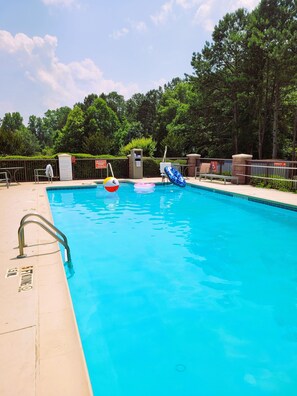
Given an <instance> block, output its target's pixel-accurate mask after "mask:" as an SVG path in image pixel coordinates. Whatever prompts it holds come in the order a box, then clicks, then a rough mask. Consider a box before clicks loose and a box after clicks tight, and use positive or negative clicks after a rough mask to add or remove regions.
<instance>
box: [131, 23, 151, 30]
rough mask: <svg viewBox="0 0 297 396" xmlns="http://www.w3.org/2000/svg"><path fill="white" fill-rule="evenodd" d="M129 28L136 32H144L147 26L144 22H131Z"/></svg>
mask: <svg viewBox="0 0 297 396" xmlns="http://www.w3.org/2000/svg"><path fill="white" fill-rule="evenodd" d="M131 26H132V27H133V28H134V29H135V30H137V31H138V32H145V31H147V26H146V24H145V22H143V21H138V22H131Z"/></svg>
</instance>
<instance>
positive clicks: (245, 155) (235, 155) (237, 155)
mask: <svg viewBox="0 0 297 396" xmlns="http://www.w3.org/2000/svg"><path fill="white" fill-rule="evenodd" d="M232 158H242V159H252V158H253V156H252V155H251V154H234V155H232Z"/></svg>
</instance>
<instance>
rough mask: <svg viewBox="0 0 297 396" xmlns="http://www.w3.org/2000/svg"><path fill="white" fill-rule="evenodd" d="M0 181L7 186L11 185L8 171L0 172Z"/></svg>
mask: <svg viewBox="0 0 297 396" xmlns="http://www.w3.org/2000/svg"><path fill="white" fill-rule="evenodd" d="M0 182H1V183H2V182H4V183H6V187H7V188H8V187H9V178H8V175H7V172H0Z"/></svg>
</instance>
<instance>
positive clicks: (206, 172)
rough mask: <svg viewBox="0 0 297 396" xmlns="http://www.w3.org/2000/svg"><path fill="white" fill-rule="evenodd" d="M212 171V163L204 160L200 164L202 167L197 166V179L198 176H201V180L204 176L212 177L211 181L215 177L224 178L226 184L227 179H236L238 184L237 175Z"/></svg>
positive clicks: (206, 177)
mask: <svg viewBox="0 0 297 396" xmlns="http://www.w3.org/2000/svg"><path fill="white" fill-rule="evenodd" d="M198 169H199V170H198ZM210 171H211V164H210V163H207V162H203V163H202V164H201V165H200V168H198V166H196V167H195V179H197V177H198V176H199V181H201V179H202V178H205V179H210V181H213V179H219V180H224V184H226V180H228V181H232V180H235V181H236V183H237V184H238V177H237V176H227V175H219V174H218V173H210Z"/></svg>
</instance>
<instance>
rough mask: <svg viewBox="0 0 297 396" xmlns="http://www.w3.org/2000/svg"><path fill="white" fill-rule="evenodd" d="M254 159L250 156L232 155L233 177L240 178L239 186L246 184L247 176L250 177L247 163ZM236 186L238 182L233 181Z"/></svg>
mask: <svg viewBox="0 0 297 396" xmlns="http://www.w3.org/2000/svg"><path fill="white" fill-rule="evenodd" d="M252 158H253V156H252V155H250V154H235V155H232V176H236V177H238V184H246V176H248V175H249V169H248V167H247V166H245V165H246V164H247V161H250V160H251V159H252ZM232 183H233V184H235V183H236V181H235V180H232Z"/></svg>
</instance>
